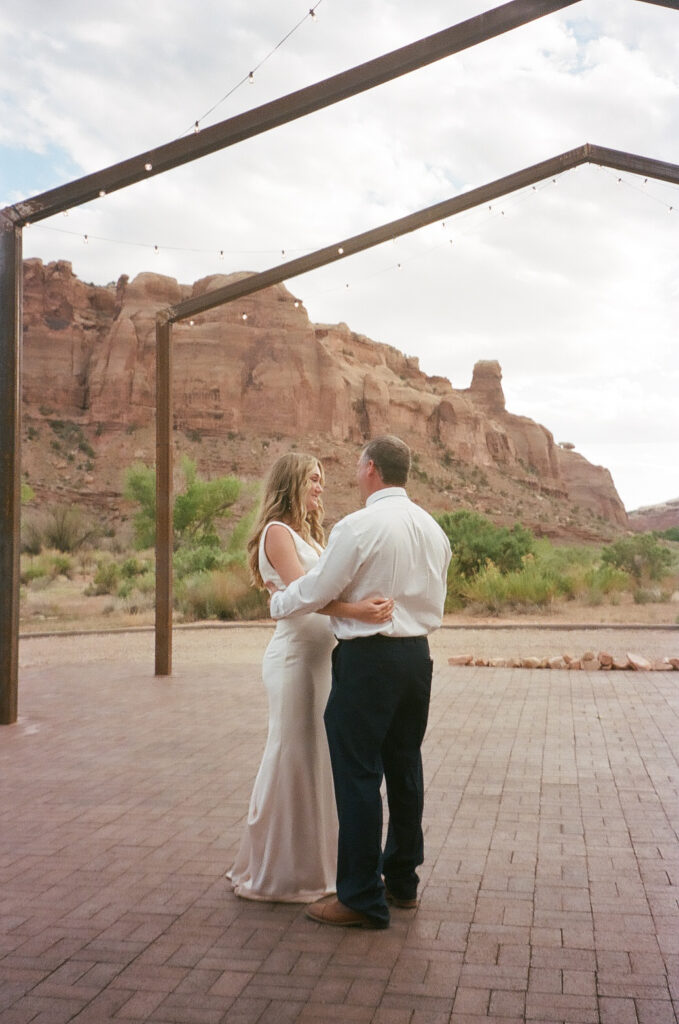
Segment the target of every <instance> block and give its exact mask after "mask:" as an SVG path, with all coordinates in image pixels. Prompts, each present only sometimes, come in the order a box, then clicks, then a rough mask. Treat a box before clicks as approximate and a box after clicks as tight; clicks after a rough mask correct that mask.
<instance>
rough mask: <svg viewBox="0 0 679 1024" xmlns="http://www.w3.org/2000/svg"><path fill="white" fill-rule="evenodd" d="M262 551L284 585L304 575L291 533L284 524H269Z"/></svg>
mask: <svg viewBox="0 0 679 1024" xmlns="http://www.w3.org/2000/svg"><path fill="white" fill-rule="evenodd" d="M264 551H265V552H266V557H267V558H268V559H269V561H270V562H271V564H272V566H273V567H274V569H275V570H276V572H277V573H278V575H279V576H280V578H281V579H282V580H283V583H285V585H286V587H287V585H288V583H292V581H293V580H297V579H299V577H300V576H303V575H304V569H303V568H302V566H301V564H300V561H299V558H298V557H297V551H296V549H295V542H294V540H293V539H292V534H291V533H290V531H289V530H288V529H286V527H285V526H280V525H279V524H278V523H272V524H271V526H270V527H269V528H268V530H267V531H266V537H265V538H264ZM269 589H270V588H269Z"/></svg>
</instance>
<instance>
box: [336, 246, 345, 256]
mask: <svg viewBox="0 0 679 1024" xmlns="http://www.w3.org/2000/svg"><path fill="white" fill-rule="evenodd" d="M337 252H338V253H339V255H340V256H343V255H344V249H343V248H342V246H341V245H340V247H339V249H338V250H337Z"/></svg>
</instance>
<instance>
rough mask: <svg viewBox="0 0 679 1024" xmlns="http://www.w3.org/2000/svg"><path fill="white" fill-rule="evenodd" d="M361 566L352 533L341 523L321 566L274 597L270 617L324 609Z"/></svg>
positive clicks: (324, 554) (303, 613) (333, 535)
mask: <svg viewBox="0 0 679 1024" xmlns="http://www.w3.org/2000/svg"><path fill="white" fill-rule="evenodd" d="M359 563H360V551H359V547H358V544H357V543H356V539H355V538H354V536H353V531H352V530H351V527H350V525H349V524H348V523H347V522H346V521H342V522H339V523H338V524H337V526H335V528H334V529H333V531H332V533H331V534H330V538H329V540H328V546H327V548H326V549H325V551H324V552H323V554H322V555H321V557H320V559H319V561H318V564H317V565H315V566H314V567H313V569H311V570H310V571H309V572H308V573H307V574H306V575H305V576H300V577H299V579H296V580H293V582H292V583H290V584H289V585H288V586H287V587H286V589H285V590H278V591H276V593H275V594H274V595H273V596H272V598H271V605H270V608H271V618H272V619H288V618H291V617H292V616H294V615H305V614H307V613H308V612H317V611H318V610H319V608H325V606H326V605H327V604H329V603H330V602H331V601H334V600H335V599H336V598H338V597H340V596H341V594H342V593H343V591H344V590H345V589H346V587H348V586H349V584H350V583H351V581H352V579H353V577H354V575H355V573H356V570H357V569H358V566H359Z"/></svg>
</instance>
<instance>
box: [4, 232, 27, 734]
mask: <svg viewBox="0 0 679 1024" xmlns="http://www.w3.org/2000/svg"><path fill="white" fill-rule="evenodd" d="M21 252H22V249H21V228H20V227H17V225H16V224H15V223H14V222H13V221H11V220H10V219H9V218H8V217H6V216H4V215H3V214H1V213H0V725H12V724H13V723H14V722H16V720H17V714H18V699H17V696H18V690H19V551H20V548H21V537H20V534H21V349H22V346H21V333H22V326H21V321H22V315H21V314H22V294H23V287H22V285H23V281H22V274H23V268H22V261H21Z"/></svg>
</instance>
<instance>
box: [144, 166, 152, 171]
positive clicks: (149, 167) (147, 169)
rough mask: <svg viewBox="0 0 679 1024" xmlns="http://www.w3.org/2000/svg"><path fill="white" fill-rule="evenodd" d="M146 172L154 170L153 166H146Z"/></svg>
mask: <svg viewBox="0 0 679 1024" xmlns="http://www.w3.org/2000/svg"><path fill="white" fill-rule="evenodd" d="M144 170H145V171H152V170H153V164H144Z"/></svg>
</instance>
